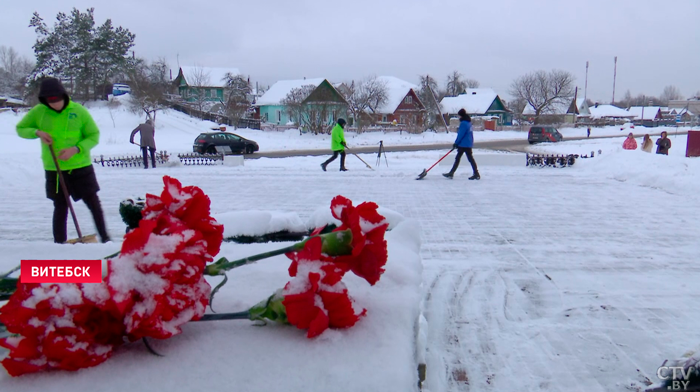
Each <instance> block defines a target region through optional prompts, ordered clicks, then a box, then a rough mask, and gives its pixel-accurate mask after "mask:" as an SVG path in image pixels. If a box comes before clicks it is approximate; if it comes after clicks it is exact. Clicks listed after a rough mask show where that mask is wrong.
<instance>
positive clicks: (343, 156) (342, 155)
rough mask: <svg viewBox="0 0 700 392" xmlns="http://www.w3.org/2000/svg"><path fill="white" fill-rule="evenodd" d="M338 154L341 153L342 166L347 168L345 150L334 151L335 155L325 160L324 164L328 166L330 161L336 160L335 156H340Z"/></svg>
mask: <svg viewBox="0 0 700 392" xmlns="http://www.w3.org/2000/svg"><path fill="white" fill-rule="evenodd" d="M338 154H340V168H341V169H345V150H340V151H333V156H332V157H330V158H329V159H328V160H327V161H325V162H323V165H324V166H328V164H329V163H331V162H333V161H335V158H338Z"/></svg>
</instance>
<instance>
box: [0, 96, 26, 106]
mask: <svg viewBox="0 0 700 392" xmlns="http://www.w3.org/2000/svg"><path fill="white" fill-rule="evenodd" d="M0 100H3V101H5V102H7V103H12V104H15V105H24V101H22V100H21V99H16V98H12V97H8V96H5V95H0Z"/></svg>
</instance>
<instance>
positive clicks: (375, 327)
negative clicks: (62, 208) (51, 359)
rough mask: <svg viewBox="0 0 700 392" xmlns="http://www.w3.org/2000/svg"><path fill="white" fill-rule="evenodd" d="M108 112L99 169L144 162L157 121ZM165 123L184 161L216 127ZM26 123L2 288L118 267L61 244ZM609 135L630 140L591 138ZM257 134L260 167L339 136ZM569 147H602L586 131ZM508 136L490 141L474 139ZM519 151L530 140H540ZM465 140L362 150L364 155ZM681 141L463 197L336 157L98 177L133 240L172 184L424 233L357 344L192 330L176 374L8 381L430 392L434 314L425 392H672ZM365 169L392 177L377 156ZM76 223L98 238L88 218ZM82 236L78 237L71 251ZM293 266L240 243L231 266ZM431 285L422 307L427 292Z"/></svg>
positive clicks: (381, 287)
mask: <svg viewBox="0 0 700 392" xmlns="http://www.w3.org/2000/svg"><path fill="white" fill-rule="evenodd" d="M93 113H94V114H95V118H96V120H97V121H98V125H100V128H101V130H102V132H103V137H102V142H101V144H100V146H98V147H97V148H96V149H95V150H93V152H94V154H97V155H99V154H127V153H132V154H133V153H136V152H137V150H136V147H134V146H130V145H129V144H128V136H129V132H130V130H131V129H132V128H133V127H134V126H135V125H136V123H138V121H139V117H137V116H134V115H132V114H129V113H127V112H125V111H123V110H121V111H120V110H116V109H112V114H111V115H110V113H109V110H108V109H106V108H101V109H100V108H96V109H95V110H94V111H93ZM158 116H159V117H158V129H157V132H158V133H157V134H156V138H157V139H156V140H157V143H158V145H159V148H160V149H166V150H168V151H171V152H180V151H189V149H190V146H191V143H192V140H193V139H194V137H195V136H196V135H197V134H198V133H199V132H202V131H206V130H208V129H207V127H208V126H213V124H211V123H209V124H207V123H204V122H201V121H198V120H193V119H190V118H188V117H187V116H184V115H182V114H180V113H176V112H170V113H167V114H159V115H158ZM112 118H114V123H112ZM18 119H19V118H18V117H15V116H14V115H13V114H11V113H2V114H0V163H1V164H2V167H3V171H2V172H0V181H1V182H2V184H3V187H2V191H0V217H1V218H2V222H3V224H2V225H0V247H1V248H2V249H3V253H2V254H3V256H2V257H0V271H2V270H5V269H8V268H10V267H12V266H14V265H16V264H17V262H18V260H19V259H20V258H34V259H37V258H58V257H61V256H64V255H65V257H71V258H73V257H101V256H104V255H106V254H109V253H111V252H112V251H115V250H117V249H118V247H119V243H118V241H115V243H112V244H105V245H101V244H100V245H76V246H65V245H53V244H51V243H50V241H51V230H50V226H51V223H50V219H51V212H52V208H51V204H50V202H49V201H48V200H46V199H45V198H44V193H43V192H44V191H43V181H44V174H43V172H42V169H41V163H40V159H39V156H38V155H39V146H38V141H36V140H34V141H27V140H22V139H19V138H18V137H17V136H16V135H15V132H14V124H15V123H16V121H18ZM654 131H655V132H658V131H660V129H654ZM581 132H583V134H582V135H580V133H581ZM602 132H608V134H610V135H620V136H624V135H626V133H627V131H623V132H621V131H620V130H619V129H616V128H610V129H594V130H593V134H598V135H600V134H601V133H602ZM616 132H617V133H616ZM639 132H640V131H639V130H635V133H639ZM240 133H241V135H242V136H244V137H250V138H252V139H254V140H256V141H258V142H259V143H260V146H261V150H281V149H296V148H316V146H318V148H327V145H328V144H329V142H328V140H327V139H324V138H325V137H324V136H318V137H314V136H311V135H302V136H299V134H298V132H293V131H292V132H286V133H267V134H266V133H263V132H260V131H251V130H242V131H241V132H240ZM562 133H563V134H564V136H565V137H566V136H573V135H574V134H575V135H576V136H585V129H583V130H581V129H571V130H566V129H565V130H562ZM643 133H646V132H642V134H643ZM649 133H652V132H649ZM499 134H500V133H499V132H483V133H482V132H479V133H477V134H476V136H475V138H476V140H477V141H479V140H485V138H486V137H489V136H490V135H499ZM503 134H505V133H503ZM621 134H622V135H621ZM353 136H354V135H353ZM518 136H519V137H518V138H521V139H524V138H525V133H518ZM375 138H376V140H375ZM404 138H405V139H404ZM438 138H443V139H438ZM453 138H454V135H453V134H452V135H445V134H424V135H410V136H409V135H406V134H404V135H396V134H382V135H373V134H364V135H360V136H354V137H353V138H349V143H350V144H351V145H353V144H355V145H363V144H366V145H370V144H373V143H378V140H380V139H381V140H384V143H385V144H388V143H389V141H391V143H394V144H408V143H416V142H419V140H421V141H420V142H427V143H433V142H443V141H445V142H451V141H452V140H453ZM640 139H641V138H640ZM671 140H672V142H673V147H672V149H671V154H670V155H669V156H660V155H656V154H647V153H643V152H641V151H623V150H622V149H621V145H622V141H623V138H622V137H620V138H612V139H601V140H584V141H576V142H574V141H571V142H563V143H556V144H547V145H538V146H533V147H531V148H533V149H537V151H540V152H547V153H572V152H573V153H579V154H588V153H590V151H593V150H594V151H595V152H596V157H595V158H593V159H579V160H577V161H576V164H575V165H574V166H573V167H570V168H563V169H558V168H531V167H530V168H528V167H525V166H524V158H523V166H522V167H512V166H489V165H484V166H481V167H480V169H479V170H480V172H481V176H482V180H481V181H468V180H467V177H468V176H469V175H471V170H470V169H469V168H468V163H467V162H466V160H463V163H462V166H461V167H460V170H459V171H458V172H457V175H456V176H455V178H454V180H446V179H444V178H442V176H440V174H439V173H440V172H439V170H442V169H444V167H441V166H438V167H436V168H435V169H434V170H432V171H431V172H430V173H429V174H428V176H427V177H426V178H425V179H424V180H422V181H415V178H416V176H417V174H418V173H420V172H421V171H422V170H423V169H424V168H427V167H429V166H430V165H432V164H433V163H434V162H435V161H436V160H437V159H438V158H439V157H440V156H441V155H442V154H444V152H442V151H431V152H411V153H390V154H387V155H388V163H389V166H388V167H387V166H386V164H385V162H384V159H383V158H382V161H381V164H380V165H376V167H375V169H376V170H375V171H370V170H368V169H366V168H365V167H364V165H363V164H362V163H361V162H359V160H357V159H356V158H354V157H352V156H350V157H348V168H349V169H350V171H348V172H344V173H340V172H337V171H336V170H337V166H336V165H337V162H334V163H333V164H332V165H331V166H332V167H329V171H328V172H323V171H321V170H320V168H319V167H318V165H319V163H320V162H321V161H323V158H321V157H298V158H284V159H267V158H262V159H258V160H246V162H245V165H244V166H238V167H225V166H209V167H197V166H195V167H190V166H173V167H159V168H157V169H155V170H143V169H137V168H108V167H96V171H97V176H98V180H99V181H100V186H101V188H102V190H101V191H100V198H101V200H102V203H103V206H104V209H105V214H106V218H107V224H108V228H109V231H110V232H111V233H112V235H113V237H114V238H115V240H116V239H117V238H118V237H119V234H120V233H123V232H124V224H123V223H122V222H121V218H120V216H119V213H118V205H119V202H120V201H121V200H123V199H125V198H129V197H135V196H142V195H144V194H145V193H147V192H148V193H160V190H161V189H162V180H161V177H162V176H163V175H166V174H167V175H170V176H173V177H176V178H178V179H179V180H180V181H182V183H183V184H186V185H189V184H193V185H197V186H199V187H201V188H202V189H203V190H204V191H205V192H206V193H207V194H208V195H209V196H210V197H211V199H212V209H213V212H214V214H215V215H217V214H219V215H221V216H226V215H222V214H227V213H231V212H236V211H238V212H246V211H275V212H276V213H285V212H287V213H296V214H298V215H299V221H301V222H306V221H308V220H309V219H312V218H313V217H314V216H315V214H316V211H317V209H318V208H320V207H323V206H328V205H329V203H330V200H331V198H332V197H333V196H335V195H338V194H342V195H344V196H346V197H348V198H350V199H351V200H353V201H354V202H356V203H359V202H361V201H363V200H371V201H375V202H377V203H378V204H379V205H380V206H382V207H384V208H387V209H390V210H393V211H395V212H396V213H397V214H400V215H401V216H403V217H405V218H406V220H405V221H404V222H402V225H404V223H405V225H404V226H403V228H402V227H401V226H397V227H395V228H394V230H392V231H391V234H390V235H389V241H390V246H391V248H390V263H389V264H388V265H387V273H386V275H385V278H386V279H383V280H382V281H380V282H379V283H378V284H377V286H376V287H372V288H368V287H367V285H366V283H364V282H359V281H358V282H352V281H351V282H349V283H348V286H349V287H350V291H351V295H353V297H355V299H356V300H357V301H358V302H360V303H361V304H362V305H363V306H365V307H367V308H368V312H369V313H368V315H367V316H366V317H365V319H363V320H362V321H360V323H358V325H357V326H355V327H353V328H352V329H350V330H347V331H327V332H326V333H324V334H323V335H321V336H320V337H319V338H317V339H315V340H307V339H306V338H305V337H304V334H303V331H298V330H296V329H294V328H293V327H279V326H267V327H255V326H253V325H252V324H251V323H249V322H246V321H232V322H216V323H202V324H192V325H188V326H187V328H185V332H184V333H183V334H182V335H180V336H178V337H176V338H173V339H170V340H167V341H163V342H153V343H152V344H153V345H154V346H155V348H156V350H157V351H159V352H161V353H163V354H165V355H166V357H165V358H156V357H154V356H152V355H150V354H149V353H148V352H147V351H146V350H145V349H144V348H143V347H141V346H140V345H139V344H132V345H131V346H128V347H126V348H124V349H120V350H118V352H117V353H116V355H115V356H114V357H113V358H112V359H110V360H109V361H108V362H106V363H105V364H102V365H100V366H98V367H96V368H92V369H85V370H82V371H79V372H77V373H65V372H63V373H51V374H41V375H30V376H23V377H21V378H17V379H12V378H10V377H9V376H7V375H4V374H0V390H2V391H3V392H4V391H24V390H51V391H60V392H64V391H74V390H83V389H88V388H89V389H91V390H97V391H109V392H113V391H123V390H127V389H129V390H134V391H141V390H170V391H175V392H181V391H199V390H223V389H232V390H287V391H301V390H304V391H321V390H323V391H327V390H347V391H366V390H382V391H407V390H411V389H412V390H417V386H416V385H415V383H416V380H417V375H416V372H415V365H416V358H415V355H416V353H415V347H413V346H412V344H413V336H414V327H415V321H416V320H415V318H414V317H413V316H415V312H416V311H417V306H418V301H419V300H420V299H421V298H422V299H423V300H424V303H423V307H424V312H425V316H426V319H427V321H428V331H427V333H428V339H427V375H428V378H427V380H426V383H425V385H424V386H425V388H426V389H428V390H430V391H431V392H439V391H499V392H500V391H562V392H563V391H567V392H568V391H582V392H583V391H586V392H598V391H624V390H633V391H635V390H638V389H639V388H642V387H643V386H644V382H645V380H646V379H648V380H650V381H652V382H655V381H658V380H657V379H656V371H657V368H658V367H659V366H660V365H661V363H662V362H663V361H664V360H665V359H673V358H676V357H679V356H680V355H681V354H683V353H684V352H685V351H686V350H687V349H690V348H693V347H696V346H697V345H698V342H700V332H698V331H697V328H695V326H696V325H697V323H698V322H699V321H700V316H698V315H697V312H696V311H695V310H696V307H695V304H696V302H697V301H695V298H697V295H699V294H700V288H699V287H698V285H697V275H695V274H696V273H698V272H700V269H699V268H698V266H697V263H696V261H697V254H698V251H699V250H700V247H699V246H698V242H697V238H699V237H700V224H699V223H698V218H697V217H698V216H700V214H699V212H700V200H699V198H700V196H698V195H700V192H699V191H700V185H698V184H700V174H699V173H700V160H698V159H687V158H684V153H685V136H681V135H678V136H673V135H671ZM638 142H639V140H638ZM599 149H600V150H602V154H600V155H599V154H598V150H599ZM362 158H363V159H364V160H365V161H367V162H368V163H370V164H371V165H372V166H373V167H374V166H375V163H376V162H375V161H376V156H374V155H371V154H366V155H362ZM330 169H333V170H330ZM77 214H78V217H79V219H80V220H81V222H83V226H84V227H85V231H89V232H92V225H91V222H90V214H89V212H88V211H87V209H86V208H85V207H84V205H83V204H82V203H80V204H79V205H78V209H77ZM259 219H261V218H255V219H254V220H255V222H254V223H256V224H257V223H260V220H259ZM69 228H70V225H69ZM419 230H420V237H421V241H420V242H421V244H420V250H417V249H415V252H419V254H420V258H421V261H422V266H421V265H418V259H417V256H415V252H414V253H412V252H413V251H412V247H413V246H414V245H415V244H416V242H417V241H416V240H412V237H413V236H414V235H416V233H418V231H419ZM74 235H75V233H74V231H73V230H71V229H69V237H72V236H74ZM275 247H276V246H275V245H269V244H254V245H234V244H226V245H225V246H224V247H223V249H222V255H226V256H231V257H236V256H242V255H247V254H252V253H256V252H257V251H261V250H265V249H271V248H275ZM286 267H287V263H286V261H285V260H284V259H283V258H281V257H278V258H275V259H272V260H266V261H264V262H260V263H258V264H257V265H254V266H251V267H246V268H242V269H240V272H239V271H238V270H237V271H235V272H234V273H231V274H230V277H231V281H230V282H229V283H228V284H227V285H226V286H225V287H224V288H223V289H222V291H221V292H220V294H219V295H218V297H217V300H216V301H217V302H216V304H215V307H217V305H218V308H219V309H217V310H219V311H237V310H242V309H243V308H245V307H246V306H248V305H252V304H253V303H255V302H257V301H258V300H260V299H262V298H264V296H265V295H268V294H269V293H270V290H273V289H274V288H277V287H279V286H280V285H282V284H284V282H285V279H286V277H285V269H286ZM421 268H422V286H421V287H420V288H419V286H418V285H419V284H420V282H419V281H417V280H416V279H415V278H416V276H418V274H421ZM362 283H364V286H363V285H362ZM261 347H262V348H261Z"/></svg>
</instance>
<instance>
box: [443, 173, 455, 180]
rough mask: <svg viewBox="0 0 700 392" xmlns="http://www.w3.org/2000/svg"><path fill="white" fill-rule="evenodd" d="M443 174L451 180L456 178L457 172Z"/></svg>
mask: <svg viewBox="0 0 700 392" xmlns="http://www.w3.org/2000/svg"><path fill="white" fill-rule="evenodd" d="M442 176H443V177H445V178H449V179H450V180H451V179H452V178H454V176H455V174H454V173H453V172H449V173H442Z"/></svg>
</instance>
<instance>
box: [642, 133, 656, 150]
mask: <svg viewBox="0 0 700 392" xmlns="http://www.w3.org/2000/svg"><path fill="white" fill-rule="evenodd" d="M653 145H654V143H653V142H652V141H651V138H650V137H649V134H648V133H647V134H646V135H644V140H642V147H641V148H642V151H644V152H648V153H651V148H652V147H653Z"/></svg>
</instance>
